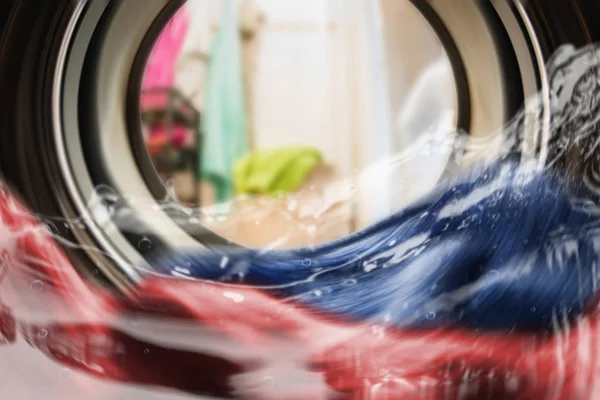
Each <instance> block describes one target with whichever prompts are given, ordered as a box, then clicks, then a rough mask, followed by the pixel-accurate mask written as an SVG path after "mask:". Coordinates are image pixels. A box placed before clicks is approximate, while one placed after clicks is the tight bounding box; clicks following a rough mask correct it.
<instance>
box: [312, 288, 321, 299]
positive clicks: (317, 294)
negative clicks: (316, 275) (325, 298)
mask: <svg viewBox="0 0 600 400" xmlns="http://www.w3.org/2000/svg"><path fill="white" fill-rule="evenodd" d="M313 293H314V295H315V296H317V297H321V296H322V295H323V292H322V291H320V290H319V289H317V290H315V291H314V292H313Z"/></svg>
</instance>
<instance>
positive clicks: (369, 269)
mask: <svg viewBox="0 0 600 400" xmlns="http://www.w3.org/2000/svg"><path fill="white" fill-rule="evenodd" d="M375 268H377V265H376V264H367V265H365V266H364V267H363V269H364V270H365V272H371V271H373V270H374V269H375Z"/></svg>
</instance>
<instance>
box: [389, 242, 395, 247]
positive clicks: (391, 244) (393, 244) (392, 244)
mask: <svg viewBox="0 0 600 400" xmlns="http://www.w3.org/2000/svg"><path fill="white" fill-rule="evenodd" d="M388 244H389V246H390V247H393V246H395V245H396V240H390V242H389V243H388Z"/></svg>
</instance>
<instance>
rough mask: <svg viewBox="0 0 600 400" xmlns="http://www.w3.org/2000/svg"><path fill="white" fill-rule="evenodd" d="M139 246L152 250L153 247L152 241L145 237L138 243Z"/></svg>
mask: <svg viewBox="0 0 600 400" xmlns="http://www.w3.org/2000/svg"><path fill="white" fill-rule="evenodd" d="M138 248H139V249H140V250H142V251H147V250H150V249H151V248H152V242H151V241H150V239H148V238H143V239H142V240H140V242H139V243H138Z"/></svg>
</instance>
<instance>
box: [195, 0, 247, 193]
mask: <svg viewBox="0 0 600 400" xmlns="http://www.w3.org/2000/svg"><path fill="white" fill-rule="evenodd" d="M235 4H236V2H235V1H234V0H227V1H225V2H224V3H223V7H224V9H223V16H222V20H221V24H220V29H219V32H218V33H217V36H216V38H215V41H214V43H213V47H212V50H211V55H210V64H209V67H208V72H207V75H208V77H207V83H206V91H205V94H204V97H205V106H204V110H203V111H204V112H203V117H202V132H203V134H204V137H203V139H204V140H203V145H202V147H201V148H202V157H201V160H202V164H201V167H200V168H201V170H200V176H201V178H202V179H205V180H208V181H210V182H211V183H212V184H213V185H214V187H215V189H216V197H217V198H216V200H217V202H224V201H227V200H229V199H230V198H231V196H232V195H233V164H234V162H235V160H237V159H238V158H239V157H241V156H242V155H244V154H246V153H247V151H248V131H247V126H246V125H247V123H246V102H245V99H244V82H243V66H242V57H241V43H240V34H239V27H238V20H237V9H236V7H235Z"/></svg>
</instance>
